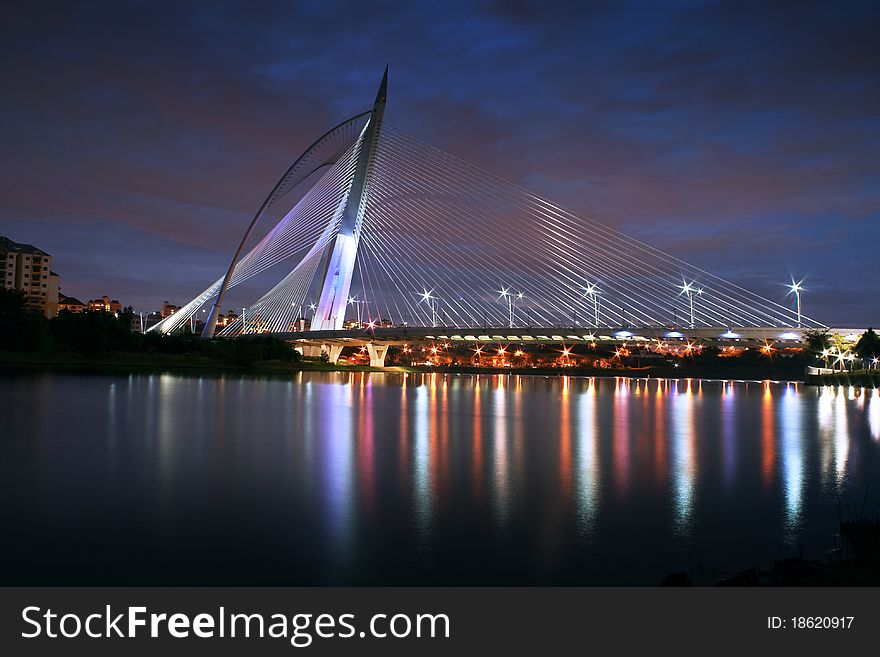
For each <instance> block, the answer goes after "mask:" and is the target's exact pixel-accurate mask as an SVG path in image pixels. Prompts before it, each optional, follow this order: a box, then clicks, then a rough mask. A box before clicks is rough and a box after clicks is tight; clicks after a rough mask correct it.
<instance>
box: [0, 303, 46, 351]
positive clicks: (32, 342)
mask: <svg viewBox="0 0 880 657" xmlns="http://www.w3.org/2000/svg"><path fill="white" fill-rule="evenodd" d="M48 334H49V321H48V320H47V319H46V317H45V316H44V315H43V313H41V312H37V311H36V310H31V309H30V308H28V307H27V303H26V301H25V298H24V295H23V294H21V293H20V292H16V291H14V290H7V289H5V288H0V351H37V350H39V349H43V348H45V347H47V346H48V343H49V339H48Z"/></svg>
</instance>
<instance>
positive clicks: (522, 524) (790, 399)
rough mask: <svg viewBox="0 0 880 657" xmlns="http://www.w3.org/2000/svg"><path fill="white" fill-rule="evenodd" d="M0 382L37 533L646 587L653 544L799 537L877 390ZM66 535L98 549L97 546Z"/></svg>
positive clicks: (761, 551)
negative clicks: (122, 524) (73, 529)
mask: <svg viewBox="0 0 880 657" xmlns="http://www.w3.org/2000/svg"><path fill="white" fill-rule="evenodd" d="M0 395H2V397H0V400H2V401H4V402H7V400H8V403H4V408H6V409H11V410H10V411H8V413H9V415H8V423H9V428H10V431H8V432H6V436H5V437H4V439H3V440H4V441H6V442H0V448H2V449H4V451H3V458H0V481H4V482H5V485H7V486H10V487H12V488H14V489H15V491H16V499H19V500H24V502H23V507H22V508H21V510H17V509H13V507H16V505H6V508H4V509H2V510H0V522H4V526H8V527H9V528H10V529H11V530H12V531H15V532H16V533H17V534H18V535H21V536H25V537H26V536H28V535H30V530H29V529H28V527H30V525H28V522H29V521H26V520H24V518H38V519H39V521H40V523H41V526H42V527H45V532H44V534H42V536H48V537H49V538H50V539H51V538H52V536H55V535H63V532H64V531H70V530H69V526H70V523H69V518H77V522H78V523H79V525H81V526H82V527H83V528H84V529H83V531H84V532H85V531H86V529H88V531H89V532H91V533H90V534H89V536H91V535H94V536H95V537H96V538H95V540H96V541H97V540H99V538H100V537H102V532H104V531H105V530H104V529H102V527H106V526H107V522H108V520H107V519H108V518H111V519H115V518H120V517H125V518H131V525H130V526H128V525H127V530H126V531H127V533H123V534H124V535H116V534H114V535H113V539H112V540H115V541H120V547H119V549H120V550H122V551H124V552H125V551H127V552H131V551H143V554H142V555H141V557H140V559H141V563H149V562H150V559H163V558H164V559H168V560H169V563H170V562H173V561H174V560H175V559H177V560H185V559H188V558H190V557H187V556H185V555H187V554H189V552H187V550H188V549H189V548H187V547H186V546H194V547H192V550H191V552H192V555H193V556H192V559H193V560H194V561H193V563H192V564H190V566H191V567H192V568H193V569H196V570H198V568H197V566H196V565H193V564H195V563H196V561H195V560H196V556H195V555H199V558H201V559H203V560H207V561H206V565H204V568H205V569H207V571H210V570H211V568H216V569H217V572H223V566H226V565H228V560H229V559H231V557H229V556H228V555H229V554H230V553H234V555H235V558H234V561H235V563H236V564H245V565H242V566H240V567H241V568H251V569H259V568H260V567H261V564H267V566H266V567H267V568H268V567H269V566H268V564H274V566H275V568H276V570H275V571H272V572H273V573H277V572H281V573H282V574H283V573H285V572H289V573H290V574H291V577H290V578H287V579H284V577H282V579H283V581H285V582H317V583H338V584H345V583H351V581H350V580H346V579H345V578H344V577H343V574H344V573H347V574H348V575H346V576H349V575H351V574H352V573H355V574H356V575H357V576H356V577H355V579H356V581H358V582H369V583H388V582H397V583H417V582H419V581H425V579H424V578H425V577H428V578H429V579H430V578H431V577H434V576H435V575H436V576H437V577H438V578H439V579H438V580H437V581H442V578H441V571H438V570H436V569H437V568H440V566H438V564H441V565H442V564H447V567H450V568H452V567H453V566H450V565H449V564H455V566H454V567H455V568H457V569H458V570H456V572H457V573H459V574H460V575H461V578H460V579H458V580H456V581H458V582H480V581H486V580H485V579H481V578H488V579H489V580H490V581H496V580H492V579H491V577H490V576H489V575H487V573H493V574H498V577H499V580H497V581H500V582H501V583H513V582H532V583H534V582H543V581H545V580H543V579H542V578H543V577H545V576H546V577H547V578H548V579H547V580H546V581H552V582H557V583H558V582H569V583H593V582H595V581H605V580H602V576H603V575H602V573H606V571H607V573H615V575H614V577H613V578H612V579H611V580H610V581H612V583H620V582H623V581H627V582H629V583H640V582H641V583H645V582H646V583H656V577H655V576H656V575H657V574H658V573H659V575H662V574H665V573H666V572H670V571H672V570H676V569H680V568H681V567H682V564H681V563H672V564H670V563H667V562H666V561H663V562H662V563H661V560H662V559H669V558H672V557H670V555H673V556H674V555H688V554H691V553H693V554H695V555H696V556H695V558H703V559H704V560H705V562H709V561H711V562H712V563H713V564H723V566H724V567H730V568H733V567H735V566H739V565H743V566H749V565H752V564H753V563H759V562H761V561H760V560H761V559H764V558H765V556H766V554H768V553H774V554H780V555H782V554H785V553H786V552H785V550H792V549H794V548H795V546H797V547H799V548H804V549H811V550H813V551H812V552H811V553H810V556H814V557H821V555H822V554H824V550H825V548H827V547H828V545H827V544H824V543H823V544H819V543H818V542H817V540H819V539H817V538H816V537H820V538H821V537H827V536H828V534H829V533H830V531H832V530H833V527H826V525H825V524H823V523H827V522H828V519H829V518H831V519H832V520H833V517H834V509H835V508H836V504H837V502H838V500H840V499H841V498H842V496H845V495H847V494H848V493H849V492H850V491H864V490H865V489H866V488H868V489H869V490H880V393H878V391H870V390H868V391H865V390H861V389H857V388H850V387H825V388H807V387H804V386H802V385H796V384H786V383H780V384H777V383H771V382H733V381H724V382H722V381H698V380H681V381H674V380H633V379H625V378H617V379H610V378H609V379H602V378H597V379H589V378H578V377H569V376H562V377H526V376H514V377H511V376H503V375H489V376H486V375H482V376H452V375H440V374H417V373H407V374H385V375H376V374H365V373H350V374H339V373H319V372H315V373H309V372H303V373H298V374H296V375H294V376H292V377H290V379H288V380H283V379H277V378H275V379H273V378H259V377H228V376H227V377H217V378H214V377H203V376H200V377H192V378H191V377H185V376H178V375H172V374H161V375H149V376H136V375H133V376H127V377H92V378H87V377H74V376H70V377H54V378H51V379H48V380H45V379H44V380H29V379H19V380H15V381H11V380H9V379H5V380H4V379H0ZM49 409H52V412H50V411H49ZM102 414H103V415H104V421H102V422H98V423H94V422H90V421H89V420H90V419H91V418H94V417H100V416H101V415H102ZM76 422H83V423H85V422H89V424H88V426H89V428H90V431H89V432H83V433H82V434H77V436H76V440H72V439H71V432H70V426H71V424H72V423H76ZM71 492H73V493H74V494H72V493H71ZM858 495H859V501H860V500H861V493H859V494H858ZM843 499H846V498H845V497H844V498H843ZM113 522H115V520H114V521H113ZM53 531H56V532H61V533H60V534H53V533H52V532H53ZM743 536H749V537H750V538H749V540H748V541H744V540H743V538H742V537H743ZM634 537H637V539H638V540H637V541H634V540H633V538H634ZM105 538H106V537H105ZM80 540H87V539H86V538H81V539H80ZM126 541H129V542H126ZM762 541H763V542H762ZM811 541H812V543H811ZM56 543H57V541H53V540H43V541H40V542H35V543H34V544H33V545H30V546H28V549H29V550H31V551H32V552H33V553H34V561H33V563H32V564H31V565H28V564H30V562H28V561H27V559H26V560H25V562H24V565H23V566H22V568H24V569H25V572H26V571H27V569H28V568H33V569H34V570H33V572H37V570H38V565H37V563H38V559H37V557H41V559H39V563H42V564H46V563H50V564H52V563H61V561H59V559H61V557H60V556H59V555H58V554H56V553H54V552H53V550H54V549H56V547H57V546H56ZM753 543H754V546H753V545H752V544H753ZM227 545H228V546H229V547H227ZM181 546H184V547H181ZM707 546H709V547H707ZM707 549H711V550H713V552H712V553H711V554H701V553H700V551H701V550H703V551H705V550H707ZM744 550H745V551H750V550H752V551H753V552H748V556H744V553H743V551H744ZM66 554H67V555H68V556H67V557H65V558H69V559H71V558H77V559H88V558H94V559H95V560H96V562H95V563H96V566H95V567H96V568H98V569H100V567H99V559H100V556H99V555H100V554H101V550H100V549H99V546H98V547H96V549H94V550H89V549H78V550H76V551H75V555H74V556H72V557H71V556H69V555H70V554H73V553H72V552H67V553H66ZM90 554H94V555H98V556H94V557H90V556H89V555H90ZM224 554H225V555H227V556H226V557H223V556H222V555H224ZM618 554H620V556H619V557H618ZM212 555H214V556H212ZM386 555H387V556H386ZM463 555H466V557H465V556H463ZM752 558H753V559H754V561H752V562H749V561H748V559H752ZM212 560H213V561H212ZM221 562H222V563H221ZM597 563H601V564H602V566H601V570H602V573H599V574H597V572H598V570H597V567H596V566H594V565H593V564H597ZM684 565H685V567H686V564H684ZM101 567H102V566H101ZM199 567H202V566H199ZM237 567H238V566H237ZM4 568H7V570H5V571H3V572H5V573H7V574H8V573H10V572H11V571H10V568H11V566H5V567H4ZM651 569H654V570H651ZM207 571H205V572H207ZM649 571H650V576H649V575H647V574H646V573H648V572H649ZM655 571H657V572H655ZM199 572H202V571H199ZM637 574H638V576H637ZM502 575H503V577H502ZM273 576H274V575H273ZM352 576H354V575H352ZM568 576H570V579H566V577H568ZM642 576H644V578H642ZM609 577H610V575H609ZM411 578H415V579H411ZM420 578H421V579H420ZM517 578H519V579H517ZM591 578H593V579H591ZM595 578H598V579H595ZM627 578H630V579H627ZM245 579H246V578H245ZM217 581H218V582H221V581H223V580H222V578H220V579H218V580H217ZM271 581H274V582H277V580H271ZM431 581H435V580H433V579H431Z"/></svg>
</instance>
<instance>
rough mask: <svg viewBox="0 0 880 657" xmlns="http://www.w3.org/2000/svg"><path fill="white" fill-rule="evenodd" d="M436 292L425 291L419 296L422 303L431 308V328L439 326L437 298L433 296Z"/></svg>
mask: <svg viewBox="0 0 880 657" xmlns="http://www.w3.org/2000/svg"><path fill="white" fill-rule="evenodd" d="M433 292H434V290H431V291H430V292H429V291H428V290H425V291H423V292H421V293H420V294H419V296H421V297H422V301H424V302H425V303H427V304H428V305H429V306H430V307H431V326H437V303H436V302H437V297H435V296H434V295H433Z"/></svg>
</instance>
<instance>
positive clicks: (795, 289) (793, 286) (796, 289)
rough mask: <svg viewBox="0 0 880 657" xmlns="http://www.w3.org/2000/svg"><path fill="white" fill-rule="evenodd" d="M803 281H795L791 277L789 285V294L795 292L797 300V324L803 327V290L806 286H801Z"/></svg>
mask: <svg viewBox="0 0 880 657" xmlns="http://www.w3.org/2000/svg"><path fill="white" fill-rule="evenodd" d="M802 282H803V281H798V282H797V283H795V281H794V279H791V285H789V286H788V294H792V293H793V294H794V297H795V299H796V300H797V325H798V328H800V327H801V290H803V289H804V288H802V287H801V283H802Z"/></svg>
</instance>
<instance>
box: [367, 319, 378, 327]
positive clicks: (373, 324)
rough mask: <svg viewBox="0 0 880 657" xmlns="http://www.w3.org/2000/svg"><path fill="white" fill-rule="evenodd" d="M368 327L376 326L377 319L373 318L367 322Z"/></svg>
mask: <svg viewBox="0 0 880 657" xmlns="http://www.w3.org/2000/svg"><path fill="white" fill-rule="evenodd" d="M367 328H369V329H374V328H376V321H375V320H372V319H371V320H370V321H369V322H367Z"/></svg>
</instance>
